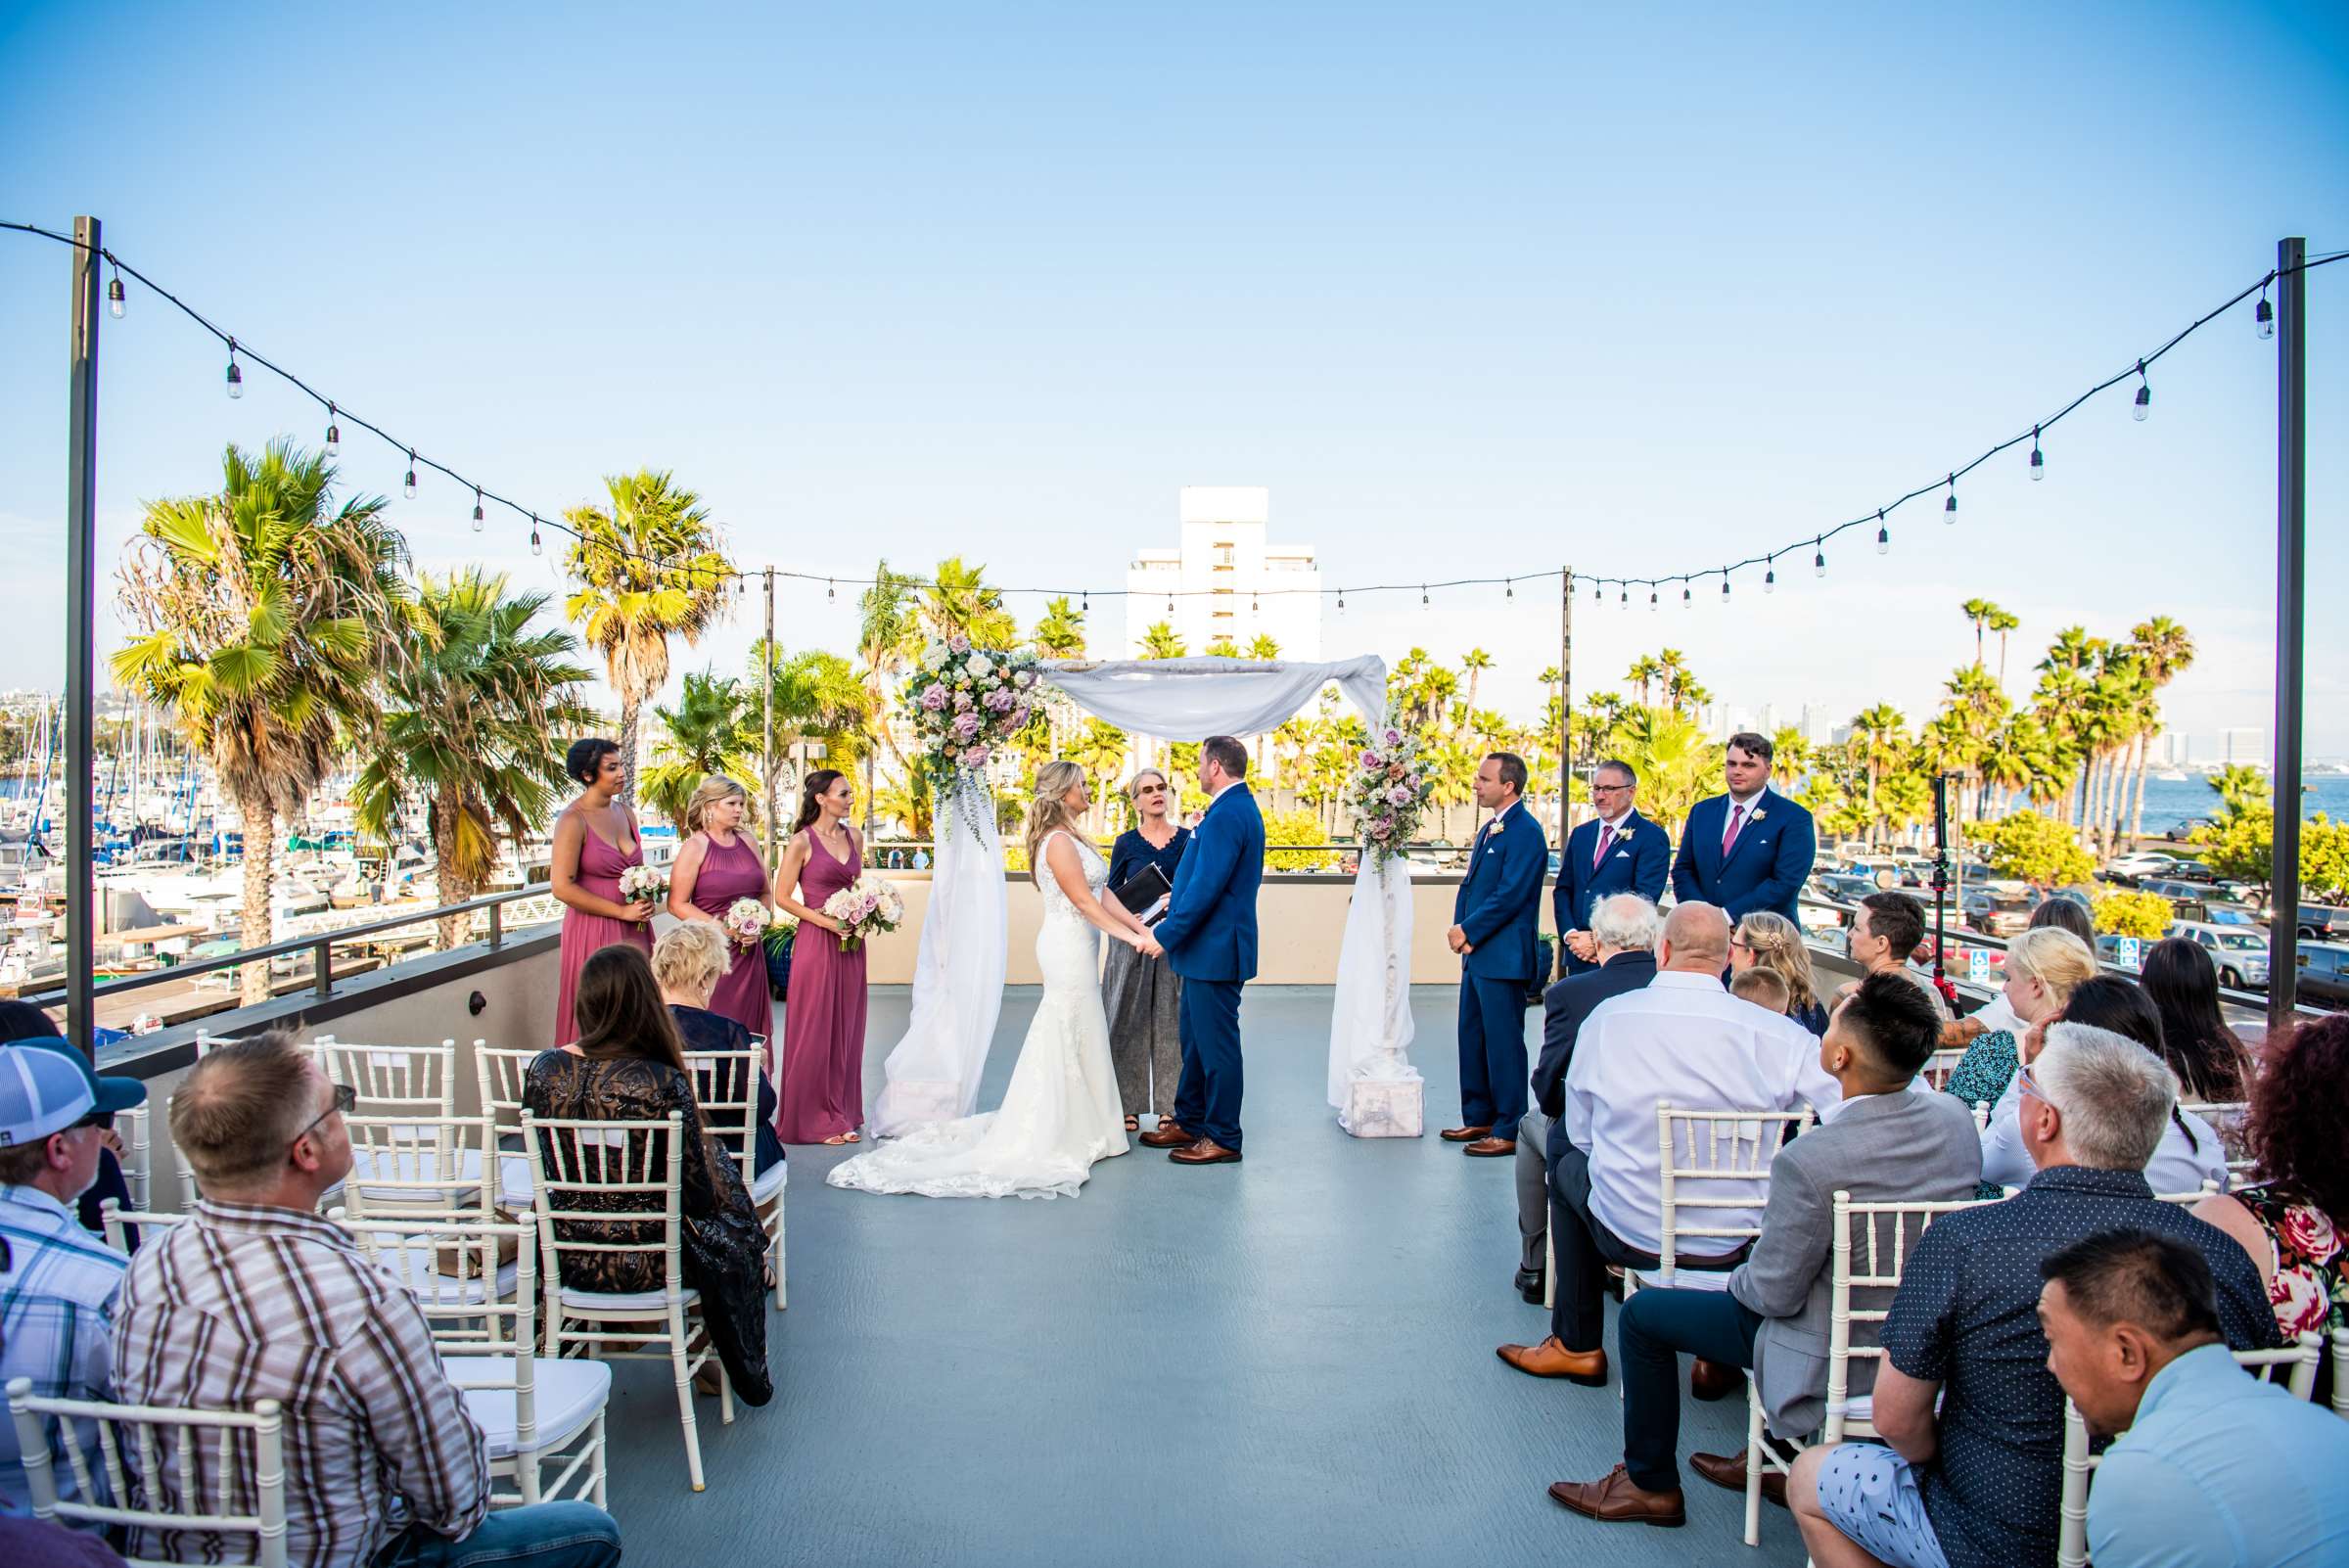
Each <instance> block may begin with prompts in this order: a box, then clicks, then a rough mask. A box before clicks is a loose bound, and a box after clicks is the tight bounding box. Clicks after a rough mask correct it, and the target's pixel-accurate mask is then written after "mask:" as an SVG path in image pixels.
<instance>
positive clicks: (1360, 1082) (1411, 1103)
mask: <svg viewBox="0 0 2349 1568" xmlns="http://www.w3.org/2000/svg"><path fill="white" fill-rule="evenodd" d="M1425 1086H1426V1085H1425V1084H1424V1083H1423V1082H1422V1081H1421V1080H1419V1079H1417V1078H1406V1079H1371V1078H1358V1079H1356V1080H1354V1081H1353V1082H1352V1083H1351V1084H1348V1085H1347V1087H1346V1109H1344V1110H1343V1111H1340V1112H1339V1113H1338V1126H1340V1127H1342V1128H1344V1129H1345V1130H1347V1131H1348V1132H1351V1133H1353V1134H1354V1135H1355V1136H1356V1137H1358V1138H1415V1137H1419V1136H1421V1135H1423V1134H1424V1133H1425V1131H1426V1130H1427V1124H1426V1121H1425V1118H1424V1114H1423V1112H1422V1110H1421V1106H1420V1100H1421V1095H1420V1091H1421V1090H1422V1089H1423V1088H1424V1087H1425Z"/></svg>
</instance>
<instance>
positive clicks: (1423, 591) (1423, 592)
mask: <svg viewBox="0 0 2349 1568" xmlns="http://www.w3.org/2000/svg"><path fill="white" fill-rule="evenodd" d="M1419 602H1420V604H1422V605H1425V604H1426V603H1427V584H1426V583H1424V582H1422V583H1420V584H1419Z"/></svg>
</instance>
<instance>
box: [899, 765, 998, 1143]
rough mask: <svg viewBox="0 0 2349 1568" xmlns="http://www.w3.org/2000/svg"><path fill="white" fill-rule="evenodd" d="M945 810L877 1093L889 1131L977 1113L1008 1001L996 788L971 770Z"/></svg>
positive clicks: (940, 811)
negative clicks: (900, 1012)
mask: <svg viewBox="0 0 2349 1568" xmlns="http://www.w3.org/2000/svg"><path fill="white" fill-rule="evenodd" d="M964 791H976V792H977V797H976V799H975V800H964V799H957V798H956V797H959V796H961V795H962V794H963V792H964ZM936 819H937V822H938V862H937V864H936V865H934V866H933V867H932V868H931V872H930V907H929V910H928V912H927V913H925V914H924V915H923V917H922V942H921V946H920V947H919V948H918V949H917V950H916V952H915V954H914V961H913V1011H912V1016H911V1017H910V1018H908V1019H907V1020H906V1024H905V1036H904V1038H902V1039H900V1040H898V1043H897V1047H896V1048H895V1049H894V1050H892V1051H891V1052H890V1053H889V1059H888V1061H886V1062H885V1063H884V1064H883V1066H882V1071H883V1073H884V1074H885V1075H886V1080H887V1082H886V1083H885V1084H883V1086H882V1089H881V1094H880V1097H879V1098H878V1099H876V1100H874V1102H873V1115H872V1124H873V1130H874V1131H875V1132H877V1133H879V1134H880V1135H881V1136H883V1137H885V1138H894V1137H901V1136H903V1135H904V1134H905V1133H907V1132H909V1131H911V1130H913V1129H915V1128H917V1127H921V1126H923V1125H925V1124H927V1123H932V1122H951V1121H954V1120H956V1119H957V1118H960V1117H965V1116H968V1115H970V1114H971V1111H972V1109H973V1108H974V1105H975V1103H976V1102H977V1100H978V1098H979V1075H980V1073H981V1071H982V1070H984V1069H985V1068H986V1066H987V1047H988V1044H989V1042H990V1041H991V1040H992V1039H993V1038H995V1015H996V1012H997V1011H998V1010H999V1009H1000V1008H1001V1007H1002V1005H1003V955H1004V949H1005V945H1006V941H1007V930H1008V927H1009V926H1010V923H1011V916H1010V910H1009V908H1008V906H1007V905H1006V902H1005V899H1004V894H1003V840H1002V837H1001V836H1000V835H999V834H998V833H997V832H996V830H995V800H994V796H993V795H992V794H991V793H990V791H989V790H988V788H987V785H986V782H985V781H984V780H982V779H981V778H980V777H979V776H978V775H977V774H975V773H974V774H970V775H967V782H966V783H964V784H963V785H961V786H960V787H959V788H958V789H957V790H956V791H955V793H954V795H953V796H949V797H948V798H947V799H946V800H944V801H941V802H939V803H938V808H937V818H936Z"/></svg>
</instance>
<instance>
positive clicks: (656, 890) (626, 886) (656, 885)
mask: <svg viewBox="0 0 2349 1568" xmlns="http://www.w3.org/2000/svg"><path fill="white" fill-rule="evenodd" d="M620 896H621V898H622V899H625V900H626V901H627V902H629V903H649V904H651V905H652V906H653V907H654V908H655V909H659V908H660V907H661V906H662V905H664V904H666V903H668V872H666V871H664V870H662V869H661V868H660V867H659V866H657V865H632V866H629V867H628V868H627V869H626V870H624V871H622V872H621V874H620Z"/></svg>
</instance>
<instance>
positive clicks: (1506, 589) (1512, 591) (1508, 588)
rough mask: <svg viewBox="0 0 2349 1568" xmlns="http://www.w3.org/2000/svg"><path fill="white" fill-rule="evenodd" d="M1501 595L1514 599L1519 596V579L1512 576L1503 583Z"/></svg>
mask: <svg viewBox="0 0 2349 1568" xmlns="http://www.w3.org/2000/svg"><path fill="white" fill-rule="evenodd" d="M1500 596H1501V597H1502V598H1504V599H1514V598H1516V597H1517V579H1516V578H1515V577H1510V578H1508V579H1507V580H1506V581H1504V582H1502V583H1501V585H1500Z"/></svg>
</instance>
